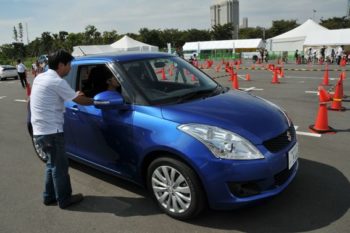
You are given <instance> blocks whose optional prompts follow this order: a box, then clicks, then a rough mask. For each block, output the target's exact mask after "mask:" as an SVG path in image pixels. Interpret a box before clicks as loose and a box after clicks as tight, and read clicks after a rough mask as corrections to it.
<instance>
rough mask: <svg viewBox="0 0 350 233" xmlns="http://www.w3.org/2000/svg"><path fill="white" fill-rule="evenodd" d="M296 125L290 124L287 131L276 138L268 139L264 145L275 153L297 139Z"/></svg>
mask: <svg viewBox="0 0 350 233" xmlns="http://www.w3.org/2000/svg"><path fill="white" fill-rule="evenodd" d="M295 137H296V134H295V128H294V125H292V126H290V127H289V128H288V129H287V130H286V131H285V132H283V133H282V134H280V135H278V136H277V137H275V138H272V139H270V140H267V141H265V142H264V143H263V145H264V146H265V147H266V148H267V149H268V150H269V151H271V152H273V153H275V152H278V151H280V150H282V149H284V148H286V147H287V146H288V145H289V144H290V143H291V142H293V141H294V140H295Z"/></svg>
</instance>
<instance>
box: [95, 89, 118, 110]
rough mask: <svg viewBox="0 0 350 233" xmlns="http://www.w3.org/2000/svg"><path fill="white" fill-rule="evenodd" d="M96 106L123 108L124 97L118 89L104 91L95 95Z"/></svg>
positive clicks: (99, 107) (100, 107)
mask: <svg viewBox="0 0 350 233" xmlns="http://www.w3.org/2000/svg"><path fill="white" fill-rule="evenodd" d="M94 106H95V107H96V108H98V109H123V108H125V104H124V99H123V97H122V96H121V95H120V93H119V92H117V91H104V92H101V93H99V94H97V95H96V96H95V97H94Z"/></svg>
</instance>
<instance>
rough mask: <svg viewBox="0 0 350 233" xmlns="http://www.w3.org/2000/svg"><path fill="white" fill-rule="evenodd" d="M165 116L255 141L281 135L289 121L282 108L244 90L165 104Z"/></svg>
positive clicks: (165, 117) (183, 122) (163, 112)
mask: <svg viewBox="0 0 350 233" xmlns="http://www.w3.org/2000/svg"><path fill="white" fill-rule="evenodd" d="M162 115H163V118H164V119H167V120H170V121H174V122H178V123H179V124H188V123H197V124H207V125H212V126H216V127H220V128H223V129H226V130H230V131H231V132H234V133H236V134H239V135H241V136H243V137H245V138H247V139H248V140H250V141H251V142H252V143H254V144H262V143H263V141H265V140H268V139H271V138H273V137H276V136H278V135H280V134H281V133H283V132H284V131H286V130H287V129H288V128H289V124H290V122H289V120H288V119H287V117H286V115H285V114H284V113H283V112H282V111H281V109H279V108H277V107H276V106H275V105H273V104H271V103H270V102H267V101H265V100H263V99H261V98H259V97H256V96H253V95H250V94H248V93H246V92H242V91H229V92H226V93H224V94H220V95H217V96H213V97H209V98H205V99H198V100H195V101H191V102H187V103H183V104H178V105H172V106H165V107H162Z"/></svg>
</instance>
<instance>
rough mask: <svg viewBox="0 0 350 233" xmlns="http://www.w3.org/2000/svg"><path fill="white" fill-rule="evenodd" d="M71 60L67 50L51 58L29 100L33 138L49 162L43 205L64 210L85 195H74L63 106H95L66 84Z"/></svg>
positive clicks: (38, 77)
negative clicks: (66, 144) (65, 138)
mask: <svg viewBox="0 0 350 233" xmlns="http://www.w3.org/2000/svg"><path fill="white" fill-rule="evenodd" d="M72 60H73V57H72V55H71V54H69V53H68V52H66V51H64V50H59V51H57V52H55V53H54V54H52V55H51V56H50V58H49V69H48V71H46V72H44V73H41V74H39V75H38V76H37V77H36V78H35V79H34V82H33V88H32V93H31V97H30V112H31V123H32V126H33V137H34V140H35V141H36V142H37V143H38V145H39V147H40V149H41V150H42V151H43V153H45V154H46V156H47V158H48V159H47V162H46V171H45V188H44V193H43V203H44V205H54V204H56V203H58V206H59V207H60V208H61V209H65V208H67V207H69V206H71V205H73V204H76V203H78V202H80V201H82V200H83V195H82V194H76V195H72V187H71V182H70V177H69V174H68V167H69V164H68V158H67V155H66V153H65V150H64V134H63V123H64V117H63V113H64V109H65V108H64V102H65V101H69V100H72V101H74V102H76V103H78V104H81V105H92V104H93V99H91V98H88V97H86V96H85V95H84V93H82V92H80V91H78V92H75V91H74V90H73V89H72V88H71V87H70V86H69V84H68V83H67V81H66V80H64V77H65V76H66V75H67V74H68V73H69V71H70V70H71V61H72Z"/></svg>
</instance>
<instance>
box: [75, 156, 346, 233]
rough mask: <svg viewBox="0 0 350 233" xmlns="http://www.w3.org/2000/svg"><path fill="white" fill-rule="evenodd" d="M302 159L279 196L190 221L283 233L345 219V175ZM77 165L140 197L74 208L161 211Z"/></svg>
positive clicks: (90, 201)
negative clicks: (297, 169) (287, 185)
mask: <svg viewBox="0 0 350 233" xmlns="http://www.w3.org/2000/svg"><path fill="white" fill-rule="evenodd" d="M299 162H300V167H299V171H298V174H297V176H296V178H295V180H294V181H293V182H292V183H291V184H290V186H289V187H288V188H287V189H286V190H285V191H284V192H283V193H281V194H280V195H278V196H276V197H275V198H272V199H268V200H266V201H264V202H261V203H259V204H256V205H254V206H250V207H246V208H240V209H236V210H232V211H214V210H207V211H206V212H205V213H203V214H202V215H200V216H198V217H197V218H195V219H193V220H190V221H188V222H187V223H188V224H193V225H198V226H203V227H206V228H213V229H224V230H237V231H243V232H259V233H260V232H269V233H271V232H272V233H273V232H276V233H277V232H278V233H279V232H299V231H312V230H317V229H320V228H322V227H325V226H327V225H329V224H331V223H332V222H334V221H336V220H338V219H339V218H341V217H342V216H343V215H344V214H345V213H346V212H347V211H348V209H349V206H350V185H349V181H348V180H347V178H346V177H345V176H344V175H343V174H342V173H341V172H339V171H338V170H337V169H336V168H334V167H331V166H328V165H325V164H321V163H318V162H314V161H310V160H305V159H299ZM78 166H80V165H78ZM79 169H80V170H88V171H85V172H87V173H88V174H91V175H93V176H96V177H98V178H100V179H102V180H104V181H106V182H110V183H112V184H115V185H117V186H118V187H122V188H125V189H127V190H129V191H133V190H134V191H135V192H136V193H138V194H140V195H141V196H142V197H141V198H131V197H103V196H102V197H99V196H87V197H86V198H85V200H84V202H82V203H81V204H79V205H77V206H73V207H72V208H70V210H71V211H83V212H101V213H112V214H115V215H117V216H125V217H128V216H147V215H154V214H161V211H160V210H159V209H158V207H157V205H156V203H155V202H153V200H152V199H151V198H150V197H148V195H147V192H146V190H143V189H142V188H139V187H138V186H136V185H134V184H133V183H130V182H127V181H123V180H120V179H116V178H115V177H111V176H108V175H105V174H103V173H100V172H96V171H93V170H90V168H86V167H85V168H83V169H81V168H79ZM96 174H97V175H96Z"/></svg>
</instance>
